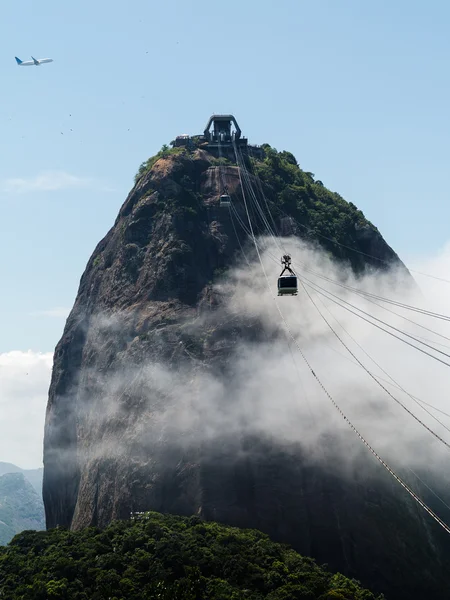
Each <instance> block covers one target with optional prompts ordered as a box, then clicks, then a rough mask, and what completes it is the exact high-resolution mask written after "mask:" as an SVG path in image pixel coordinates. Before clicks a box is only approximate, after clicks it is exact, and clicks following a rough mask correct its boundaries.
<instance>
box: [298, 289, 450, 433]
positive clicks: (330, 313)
mask: <svg viewBox="0 0 450 600" xmlns="http://www.w3.org/2000/svg"><path fill="white" fill-rule="evenodd" d="M301 283H302V285H303V288H304V289H305V285H304V284H303V282H301ZM305 292H306V293H307V295H308V296H309V293H308V291H307V290H306V289H305ZM316 293H317V292H316ZM317 299H318V301H319V302H320V303H321V304H322V306H323V307H324V308H325V310H326V311H327V312H328V314H329V315H330V316H331V317H332V318H333V319H334V320H335V321H336V323H337V324H338V325H339V327H340V328H341V329H342V330H343V331H344V332H345V333H346V334H347V336H348V337H349V338H350V339H351V340H352V341H353V343H354V344H355V345H356V346H358V348H359V349H360V350H361V352H363V353H364V354H365V355H366V356H367V358H368V359H369V360H370V361H372V362H373V364H374V365H375V366H376V367H378V369H380V371H381V372H382V373H384V374H385V375H386V377H389V379H390V381H387V380H386V379H383V378H381V377H379V375H375V374H374V373H372V372H371V371H369V370H368V369H367V368H366V367H364V370H365V371H367V372H368V373H369V374H370V375H371V376H372V377H375V378H376V379H378V380H380V381H384V383H388V384H390V385H393V386H394V387H396V388H397V389H399V390H400V391H402V392H403V393H404V394H406V395H407V396H409V397H410V398H411V400H413V401H414V402H416V403H420V404H424V405H425V406H429V407H430V408H433V409H434V410H436V411H438V412H440V413H442V414H444V415H445V416H447V417H450V415H449V414H448V413H446V412H444V411H442V410H440V409H439V408H437V407H436V406H433V405H432V404H429V403H428V402H424V401H423V400H421V399H420V398H417V397H416V396H413V395H412V394H411V393H410V392H408V391H407V390H405V388H404V387H403V386H401V385H400V384H399V383H398V382H397V381H396V380H395V379H394V378H393V377H392V376H391V375H390V374H389V373H388V372H387V371H386V370H385V369H383V367H382V366H381V365H380V364H379V363H377V361H376V360H375V359H374V358H373V357H372V356H370V354H369V353H368V352H367V351H366V350H364V348H363V347H362V346H361V344H359V343H358V342H357V341H356V340H355V338H354V337H353V336H352V335H351V334H350V333H349V332H348V331H347V329H346V328H345V327H344V326H343V325H342V323H341V322H340V321H339V320H338V319H337V317H335V316H334V315H333V313H332V312H331V310H330V309H329V308H328V307H327V306H326V305H325V303H324V302H323V300H322V299H321V298H320V296H317ZM319 312H320V311H319ZM333 333H335V332H333ZM333 350H334V349H333ZM339 354H340V355H341V356H344V355H343V354H341V353H339ZM344 358H347V359H348V357H347V356H345V357H344ZM348 360H350V361H351V362H352V363H353V364H355V365H357V364H358V363H355V362H354V361H353V360H351V359H348ZM421 408H422V407H421ZM425 412H427V413H428V414H429V415H430V416H431V417H432V418H433V419H434V420H435V421H437V422H438V423H439V424H440V425H442V427H443V428H444V429H446V430H447V431H448V432H449V433H450V428H449V427H447V426H446V425H445V424H444V423H442V422H441V421H439V420H438V419H436V418H435V417H434V415H432V414H431V413H430V412H429V411H427V410H426V411H425Z"/></svg>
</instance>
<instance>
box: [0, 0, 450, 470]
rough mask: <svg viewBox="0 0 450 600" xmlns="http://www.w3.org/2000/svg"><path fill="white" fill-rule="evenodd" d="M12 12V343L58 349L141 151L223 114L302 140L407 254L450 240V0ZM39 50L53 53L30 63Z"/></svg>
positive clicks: (419, 255)
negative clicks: (92, 259)
mask: <svg viewBox="0 0 450 600" xmlns="http://www.w3.org/2000/svg"><path fill="white" fill-rule="evenodd" d="M0 16H1V20H0V21H1V26H0V27H1V29H0V32H1V35H0V72H1V77H2V94H1V102H0V133H1V135H0V152H1V161H0V206H1V211H2V212H1V214H2V218H1V219H0V256H1V257H2V258H1V263H0V264H1V281H2V291H3V293H2V294H1V295H0V331H1V336H0V353H10V352H12V351H18V352H19V354H17V355H14V356H24V357H25V359H24V360H25V361H26V364H28V362H27V361H29V356H30V355H29V354H20V352H22V353H26V352H27V351H28V350H31V351H32V352H34V353H40V352H42V353H49V352H53V349H54V346H55V345H56V343H57V341H58V339H59V338H60V336H61V333H62V329H63V326H64V319H65V317H66V315H67V313H68V311H69V310H70V308H71V306H72V304H73V301H74V299H75V295H76V292H77V288H78V283H79V279H80V276H81V274H82V272H83V270H84V268H85V265H86V262H87V260H88V258H89V256H90V255H91V253H92V251H93V249H94V247H95V245H96V244H97V242H98V241H99V240H100V239H101V238H102V237H103V236H104V235H105V234H106V232H107V231H108V229H109V228H110V227H111V226H112V224H113V222H114V219H115V217H116V215H117V212H118V210H119V208H120V206H121V204H122V202H123V201H124V200H125V197H126V195H127V193H128V191H129V190H130V188H131V186H132V184H133V176H134V174H135V172H136V171H137V169H138V167H139V164H140V163H141V162H142V161H143V160H145V159H146V158H148V156H150V155H152V154H154V153H155V152H157V151H158V150H159V148H160V147H161V145H162V144H164V143H169V142H170V141H171V140H172V139H173V138H174V137H175V136H176V135H178V134H180V133H190V134H194V133H200V132H202V131H203V129H204V126H205V125H206V122H207V120H208V118H209V116H210V115H211V114H213V113H220V112H226V113H229V112H231V113H233V114H234V115H235V116H236V118H237V120H238V122H239V125H240V127H241V129H242V131H243V134H244V135H246V136H247V137H248V138H249V140H250V142H251V143H264V142H268V143H270V144H271V145H273V146H274V147H275V148H277V149H278V150H283V149H286V150H290V151H291V152H293V153H294V154H295V156H296V158H297V160H298V161H299V163H300V165H301V166H302V167H303V168H305V169H306V170H308V171H312V172H313V173H315V175H316V177H318V178H320V179H321V180H322V181H323V182H324V184H325V185H326V186H327V187H329V188H330V189H331V190H334V191H338V192H339V193H340V194H341V195H342V196H343V197H344V198H345V199H346V200H349V201H352V202H354V203H355V204H356V205H357V206H358V207H359V208H361V210H363V212H364V213H365V215H366V216H367V217H368V218H369V219H370V220H371V221H372V222H373V223H374V224H375V225H376V226H377V227H378V228H379V229H380V231H381V232H382V234H383V236H384V237H385V239H386V240H387V241H388V243H389V244H390V245H391V246H392V247H393V248H394V249H395V250H396V251H397V252H398V253H399V255H400V257H401V258H403V259H404V260H405V261H406V262H409V263H410V264H412V265H414V264H415V263H416V262H420V261H423V260H424V259H425V258H429V257H433V256H436V255H439V254H440V252H441V250H442V248H443V247H444V246H445V244H446V242H447V241H448V240H449V237H450V236H449V233H448V223H449V217H450V208H449V202H448V195H449V192H448V189H447V188H448V186H447V185H446V183H445V178H446V174H447V166H448V163H449V159H450V146H449V142H448V140H449V139H450V135H449V134H450V116H449V115H450V113H449V110H448V106H449V105H450V85H449V69H448V65H449V63H450V38H449V36H448V30H449V26H450V4H449V3H448V2H445V1H444V0H442V1H441V0H431V1H430V2H428V3H424V2H418V1H411V0H408V1H406V0H396V2H395V3H393V2H389V1H387V0H381V1H379V2H377V3H368V2H361V1H360V0H340V1H339V2H338V1H336V0H314V1H313V0H310V1H309V2H305V1H303V0H282V1H281V2H273V1H272V0H270V1H269V0H258V1H256V0H246V1H245V2H242V0H241V1H236V0H229V1H228V2H227V3H226V5H224V4H223V3H219V2H216V3H213V2H207V1H206V0H195V1H193V0H191V1H187V0H171V1H167V2H152V1H150V0H129V1H128V2H126V3H124V2H119V1H118V0H116V1H114V0H108V1H106V0H96V1H95V2H92V1H90V2H87V0H78V1H77V2H70V3H67V2H61V1H60V0H42V1H41V2H39V10H37V8H36V3H35V2H32V0H22V1H21V2H20V3H19V4H18V3H17V2H12V1H11V0H2V3H1V8H0ZM30 55H33V56H35V57H37V58H42V57H52V58H53V59H54V62H53V63H51V64H48V65H42V66H41V67H39V68H35V67H24V68H19V67H18V66H17V65H16V62H15V60H14V56H18V57H19V58H21V59H22V60H29V59H30ZM437 274H439V273H437ZM444 276H445V275H444ZM420 282H421V283H422V280H420ZM424 283H425V284H426V281H425V282H424ZM443 285H445V284H443ZM449 287H450V286H449ZM5 356H6V354H5ZM8 356H9V357H10V356H11V355H8ZM36 356H39V355H38V354H36ZM8 360H9V359H8ZM6 363H7V364H9V362H8V361H6ZM6 363H5V364H6ZM37 364H41V363H40V362H39V360H37ZM42 364H45V365H46V367H45V368H46V369H47V368H48V360H47V359H45V360H42ZM6 368H7V367H5V366H2V364H0V369H3V373H5V369H6ZM24 368H25V367H24ZM0 375H1V373H0ZM16 376H17V375H15V376H14V377H16ZM45 392H46V390H45ZM44 396H45V394H44ZM7 401H8V402H9V400H8V398H6V396H5V394H4V393H3V396H2V391H1V390H0V404H1V403H2V402H3V403H5V402H7ZM0 408H1V406H0ZM0 419H1V416H0ZM0 423H1V422H0ZM3 423H5V421H3ZM0 428H1V424H0ZM0 433H1V430H0ZM7 458H8V460H9V459H11V456H9V457H6V456H5V457H4V460H6V459H7ZM0 460H2V456H0ZM38 462H39V461H38Z"/></svg>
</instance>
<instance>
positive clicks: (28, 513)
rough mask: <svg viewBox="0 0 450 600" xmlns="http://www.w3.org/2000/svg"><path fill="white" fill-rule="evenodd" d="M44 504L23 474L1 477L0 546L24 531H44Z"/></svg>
mask: <svg viewBox="0 0 450 600" xmlns="http://www.w3.org/2000/svg"><path fill="white" fill-rule="evenodd" d="M44 528H45V520H44V504H43V502H42V498H41V497H40V496H39V495H38V493H37V492H36V490H35V489H34V488H33V486H32V485H31V483H30V482H29V481H27V480H26V479H25V476H24V475H23V474H22V473H7V474H5V475H2V476H1V477H0V544H6V543H8V542H9V541H10V540H11V538H12V537H13V536H14V535H15V534H16V533H19V532H20V531H23V530H24V529H44Z"/></svg>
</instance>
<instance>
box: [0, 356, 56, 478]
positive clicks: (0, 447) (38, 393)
mask: <svg viewBox="0 0 450 600" xmlns="http://www.w3.org/2000/svg"><path fill="white" fill-rule="evenodd" d="M52 360H53V353H52V352H45V353H40V352H32V351H31V350H29V351H28V352H23V351H20V350H13V351H11V352H4V353H2V354H0V461H4V462H10V463H13V464H15V465H17V466H19V467H22V468H35V467H39V466H41V465H42V440H43V433H44V421H45V408H46V404H47V394H48V387H49V384H50V376H51V368H52Z"/></svg>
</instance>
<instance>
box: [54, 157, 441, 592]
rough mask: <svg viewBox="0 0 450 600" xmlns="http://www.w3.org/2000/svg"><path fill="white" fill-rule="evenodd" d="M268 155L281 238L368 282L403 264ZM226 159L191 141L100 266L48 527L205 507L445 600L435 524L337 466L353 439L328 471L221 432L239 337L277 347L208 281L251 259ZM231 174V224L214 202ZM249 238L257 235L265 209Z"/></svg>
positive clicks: (60, 359) (345, 210)
mask: <svg viewBox="0 0 450 600" xmlns="http://www.w3.org/2000/svg"><path fill="white" fill-rule="evenodd" d="M263 149H264V152H265V158H264V159H262V160H261V159H259V160H256V161H255V163H254V164H253V166H252V168H250V164H248V166H249V173H250V174H249V177H250V178H253V176H254V174H257V175H258V176H259V179H258V181H256V180H253V181H254V183H255V187H256V188H257V187H258V186H259V185H260V184H259V181H261V182H262V184H261V185H262V186H263V188H264V193H265V197H266V198H267V202H268V204H269V206H270V214H271V216H272V217H273V219H274V223H273V226H274V227H276V229H277V231H278V232H279V233H280V234H281V235H285V236H289V235H295V236H298V237H299V238H303V239H307V240H310V241H314V240H317V243H318V244H319V245H320V247H322V248H323V249H324V250H325V251H326V252H327V253H329V254H330V255H332V256H334V257H336V258H337V259H339V260H345V261H347V262H348V263H349V264H350V265H351V267H352V268H353V270H354V271H355V272H356V273H361V272H363V271H364V270H365V269H367V268H385V267H386V265H387V264H390V263H392V264H397V265H400V266H401V263H400V261H399V259H398V257H397V256H396V254H395V253H394V251H393V250H392V249H391V248H390V247H389V246H388V245H387V244H386V242H385V241H384V240H383V238H382V236H381V235H380V233H379V232H378V231H377V230H376V228H375V227H374V226H373V225H371V224H370V223H368V222H367V221H366V219H365V218H364V216H363V215H362V213H361V212H360V211H359V210H358V209H356V207H354V206H353V205H351V204H349V203H347V202H345V201H344V200H343V199H342V198H341V197H340V196H339V195H338V194H334V193H331V192H330V191H328V190H327V189H326V188H325V187H324V186H323V185H322V184H321V182H315V181H314V177H313V176H312V174H308V173H305V172H304V171H302V170H300V169H299V168H298V166H297V165H296V162H295V159H294V157H293V156H292V155H291V154H290V153H287V152H284V153H278V152H276V151H275V150H273V149H271V148H270V147H268V146H265V147H263ZM243 160H246V161H247V162H248V160H247V158H246V157H244V158H243ZM218 162H219V161H218V160H217V158H215V157H213V156H212V155H210V154H209V153H208V152H207V151H205V150H203V149H190V150H188V149H184V148H183V149H174V150H173V151H167V150H165V151H163V152H161V153H160V155H159V157H157V159H156V160H154V159H151V160H150V161H149V162H148V163H146V164H144V165H143V166H142V168H141V171H140V176H139V178H138V179H137V181H136V184H135V186H134V188H133V189H132V191H131V192H130V194H129V196H128V198H127V199H126V201H125V203H124V204H123V206H122V208H121V210H120V213H119V215H118V217H117V220H116V222H115V224H114V226H113V227H112V229H111V230H110V231H109V232H108V233H107V235H106V236H105V238H104V239H103V240H102V241H101V242H100V243H99V244H98V245H97V247H96V249H95V250H94V253H93V254H92V256H91V258H90V260H89V262H88V265H87V267H86V270H85V272H84V274H83V276H82V278H81V282H80V287H79V292H78V295H77V298H76V301H75V304H74V307H73V309H72V312H71V313H70V316H69V318H68V320H67V323H66V326H65V329H64V333H63V336H62V338H61V340H60V342H59V343H58V345H57V348H56V351H55V356H54V367H53V374H52V381H51V387H50V392H49V402H48V409H47V418H46V427H45V443H44V487H43V494H44V503H45V510H46V520H47V527H55V526H56V525H61V526H65V527H71V528H72V529H80V528H82V527H84V526H88V525H92V524H95V525H99V526H105V525H107V524H108V523H109V522H110V521H111V520H113V519H116V518H125V517H128V516H129V514H130V511H139V510H156V511H161V512H171V513H175V514H182V515H192V514H195V515H199V516H201V517H203V518H205V519H214V520H218V521H221V522H224V523H227V524H232V525H237V526H245V527H251V528H258V529H260V530H262V531H264V532H267V533H269V534H270V535H272V536H273V537H274V539H277V540H280V541H283V542H287V543H291V544H292V545H293V546H294V547H295V549H296V550H298V551H299V552H301V553H302V554H306V555H310V556H312V557H314V558H316V559H317V560H319V561H324V562H327V563H328V564H329V565H330V567H331V568H333V569H339V570H341V571H342V572H344V573H345V574H347V575H349V576H356V577H357V578H358V579H359V580H361V581H362V582H363V584H364V585H368V586H371V587H372V589H374V590H376V591H382V592H385V593H388V594H389V597H390V598H405V599H406V598H410V597H417V598H419V597H422V598H425V597H426V598H430V599H432V598H436V599H438V598H444V597H445V594H444V591H443V590H444V587H445V584H446V580H445V566H444V565H445V564H447V565H448V553H447V554H446V555H445V554H444V553H443V552H442V550H441V547H442V546H441V544H442V536H441V533H440V532H439V531H437V530H436V529H437V528H436V527H435V524H434V523H433V522H432V521H430V519H428V518H427V516H426V515H425V514H424V513H422V512H420V511H418V509H417V507H416V505H414V503H413V502H412V501H411V499H410V498H409V497H408V496H407V495H406V494H404V493H403V491H402V490H401V489H400V488H399V486H398V484H397V483H396V482H394V481H391V480H390V479H389V477H388V476H387V475H386V474H385V473H384V472H381V473H380V469H379V467H378V465H377V464H376V463H375V462H374V461H373V458H372V457H370V456H366V455H365V454H363V455H362V456H361V457H360V459H359V460H360V468H359V469H358V470H357V475H356V476H351V477H344V476H341V475H340V474H339V471H338V470H337V469H336V468H335V467H336V465H335V462H334V458H333V457H334V456H335V453H334V451H333V444H338V445H339V446H340V448H343V449H344V451H345V448H347V447H348V448H349V450H350V449H351V448H353V445H354V444H357V442H355V441H354V440H353V439H351V440H349V439H348V436H345V435H342V436H340V435H338V434H337V435H336V438H335V439H334V441H331V442H330V445H329V446H328V447H325V448H324V452H325V454H326V457H327V458H328V461H327V462H325V463H323V462H322V463H321V466H320V465H319V464H312V463H311V462H310V461H309V460H308V458H307V456H306V455H305V453H304V451H303V450H302V448H301V447H297V446H296V445H290V444H283V443H281V442H280V441H279V440H276V439H272V438H270V436H267V435H260V436H258V435H257V434H256V433H255V432H254V431H251V430H249V429H246V428H243V429H242V434H241V435H227V434H228V433H229V432H228V431H227V429H228V426H227V423H228V421H227V419H228V417H229V414H230V412H232V409H233V406H234V404H233V403H237V400H236V398H237V397H238V390H237V389H236V385H235V376H236V375H235V370H234V357H235V356H236V354H237V353H238V352H239V351H240V349H241V347H242V343H243V341H247V342H248V344H249V345H250V347H255V346H258V345H264V344H269V345H270V343H271V337H272V338H273V339H275V337H276V336H277V335H278V334H277V332H275V331H271V330H270V328H269V329H268V328H267V327H266V326H265V324H264V323H263V322H262V320H261V317H260V316H259V315H255V316H252V315H239V314H236V313H234V314H232V315H231V314H230V313H229V311H228V310H227V308H226V298H224V296H223V294H222V291H221V289H220V288H216V287H215V286H214V284H215V282H216V281H219V280H220V276H221V274H223V273H225V272H226V271H227V269H229V268H230V267H232V266H233V264H234V261H235V260H237V259H238V257H240V256H241V254H242V251H244V253H245V255H246V256H248V257H250V258H251V257H252V250H251V245H249V243H248V235H247V232H246V231H245V229H244V228H243V227H240V226H239V223H240V221H239V219H241V221H242V223H244V224H245V222H246V218H247V217H246V211H245V206H244V203H243V198H242V193H241V192H242V190H241V181H240V173H239V169H238V167H237V166H236V165H233V164H232V163H231V162H230V161H223V164H224V165H225V166H223V167H222V168H219V166H218ZM224 181H225V185H226V190H227V192H228V193H229V194H230V195H231V197H232V199H233V206H234V209H235V211H236V213H235V215H234V216H235V218H234V219H233V218H232V212H230V210H229V209H224V208H221V207H220V206H219V197H220V195H221V194H222V193H223V192H224ZM267 218H269V216H268V214H267ZM254 228H255V233H256V234H258V233H263V230H264V228H263V220H259V221H258V218H257V215H256V216H255V219H254ZM316 234H319V235H316ZM333 240H334V241H333ZM336 242H338V243H336ZM346 247H348V248H353V249H355V250H357V252H352V251H350V250H348V249H346ZM368 255H370V256H372V257H375V258H370V256H368ZM223 293H224V294H225V296H226V292H223ZM205 373H206V375H204V374H205ZM171 382H173V385H174V392H173V393H169V392H168V390H169V389H170V384H171ZM217 382H221V384H222V385H223V391H222V393H216V391H215V390H216V388H214V385H216V387H217V385H218V384H217ZM208 385H210V387H211V389H209V388H208V387H207V386H208ZM199 388H200V389H199ZM299 393H301V392H299ZM197 395H203V396H205V397H208V396H215V397H216V398H218V397H220V398H221V399H222V402H223V404H221V403H220V402H218V406H217V407H216V410H217V411H218V414H219V415H220V414H222V413H221V412H220V411H223V421H220V419H219V421H220V422H223V430H222V431H221V432H220V427H217V429H216V430H215V433H214V435H208V432H207V431H205V430H206V429H207V426H206V425H205V424H204V423H202V414H201V411H200V414H198V410H197V405H196V404H195V397H196V396H197ZM277 401H278V399H277V397H274V398H273V402H274V403H276V402H277ZM230 407H231V408H230ZM196 411H197V412H196ZM193 413H195V414H193ZM180 415H182V416H183V423H184V424H185V423H186V420H187V422H188V423H189V427H186V426H184V427H180V423H179V421H180V418H181V417H180ZM189 419H192V421H189ZM217 431H219V433H217ZM350 435H351V434H349V436H350ZM325 465H326V466H325ZM413 592H414V593H413ZM411 594H413V595H411Z"/></svg>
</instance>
